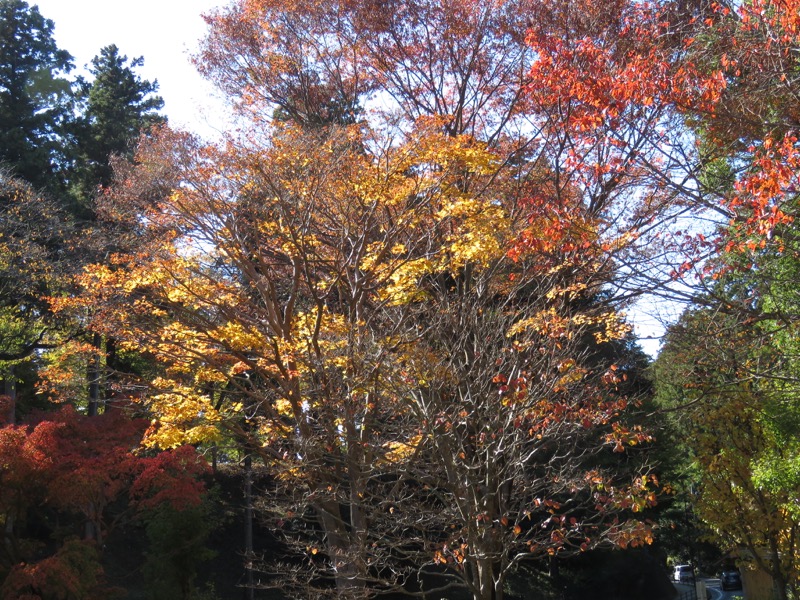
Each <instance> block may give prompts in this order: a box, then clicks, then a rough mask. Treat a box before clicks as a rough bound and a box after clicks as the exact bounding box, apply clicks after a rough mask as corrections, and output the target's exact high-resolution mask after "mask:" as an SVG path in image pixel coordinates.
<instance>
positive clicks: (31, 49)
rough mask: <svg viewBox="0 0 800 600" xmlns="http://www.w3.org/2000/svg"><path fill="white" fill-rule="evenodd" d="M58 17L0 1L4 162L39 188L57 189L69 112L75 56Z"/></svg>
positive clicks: (0, 153) (0, 157) (0, 158)
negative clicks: (63, 44) (59, 34)
mask: <svg viewBox="0 0 800 600" xmlns="http://www.w3.org/2000/svg"><path fill="white" fill-rule="evenodd" d="M53 26H54V25H53V22H52V21H50V20H49V19H45V18H44V17H43V16H42V15H41V14H40V13H39V9H38V7H36V6H29V5H28V4H27V2H24V1H23V0H2V1H0V138H2V140H3V143H2V145H0V162H1V163H6V164H8V165H10V166H11V167H12V169H13V171H14V173H15V174H16V175H18V176H19V177H21V178H23V179H24V180H26V181H28V182H29V183H31V184H32V185H34V186H35V187H38V188H49V189H51V190H52V189H57V188H58V187H59V183H58V179H57V177H56V175H57V171H58V166H56V167H54V165H63V155H62V152H61V150H62V146H61V145H60V143H59V139H58V137H59V135H60V134H61V132H62V131H63V127H64V124H65V121H66V120H67V118H68V111H67V108H68V104H69V96H70V83H69V82H68V81H67V80H66V79H64V78H63V77H62V75H63V74H66V73H68V72H69V71H70V69H71V68H72V63H71V60H72V57H71V56H70V55H69V53H67V52H66V51H64V50H61V49H59V48H58V46H57V45H56V42H55V40H54V39H53Z"/></svg>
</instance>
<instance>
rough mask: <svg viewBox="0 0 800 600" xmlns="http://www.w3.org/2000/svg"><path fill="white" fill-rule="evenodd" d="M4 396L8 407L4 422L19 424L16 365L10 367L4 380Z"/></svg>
mask: <svg viewBox="0 0 800 600" xmlns="http://www.w3.org/2000/svg"><path fill="white" fill-rule="evenodd" d="M3 395H4V396H5V397H6V402H7V403H8V406H6V408H5V415H4V416H3V420H2V421H0V422H3V421H4V422H5V423H6V424H7V425H14V424H15V423H16V422H17V382H16V381H15V379H14V365H8V368H7V371H6V376H5V378H4V379H3Z"/></svg>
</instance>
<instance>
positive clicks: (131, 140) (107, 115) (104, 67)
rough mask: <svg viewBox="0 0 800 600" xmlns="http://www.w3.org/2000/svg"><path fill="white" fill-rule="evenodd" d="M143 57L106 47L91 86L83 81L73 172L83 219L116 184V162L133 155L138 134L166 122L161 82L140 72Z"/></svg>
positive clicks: (95, 66) (95, 60) (74, 190)
mask: <svg viewBox="0 0 800 600" xmlns="http://www.w3.org/2000/svg"><path fill="white" fill-rule="evenodd" d="M143 64H144V59H143V58H142V57H139V58H135V59H133V60H130V61H128V57H127V56H124V55H120V53H119V49H118V48H117V46H115V45H113V44H112V45H110V46H106V47H105V48H103V49H102V50H101V51H100V54H99V55H98V56H95V57H94V58H93V59H92V66H91V67H90V69H89V72H90V73H91V75H92V80H91V82H87V81H85V80H83V79H81V80H79V82H78V91H77V98H78V102H79V104H80V105H81V106H82V108H83V111H82V115H81V117H80V118H79V119H77V121H76V123H75V124H74V137H75V142H74V143H75V157H74V160H75V166H74V169H73V172H72V173H71V174H70V183H71V186H72V193H73V194H74V195H75V196H76V200H77V202H78V213H79V214H78V216H79V217H82V218H84V219H86V218H89V219H91V218H93V215H94V207H93V201H94V196H95V195H96V194H97V193H98V191H99V188H102V187H106V186H108V185H109V184H110V183H111V180H112V167H111V161H112V159H113V158H114V157H115V156H129V155H130V153H131V152H132V150H133V147H134V144H135V142H136V140H138V138H139V135H140V134H142V133H144V132H146V131H148V130H149V129H150V128H151V127H152V126H153V125H156V124H159V123H163V122H164V121H165V119H164V117H163V116H161V115H159V114H158V112H157V111H159V110H160V109H161V108H163V106H164V100H163V99H162V98H161V97H160V96H157V95H155V94H156V92H157V91H158V82H150V81H147V80H143V79H141V78H140V77H139V75H138V74H137V73H136V72H135V69H136V68H137V67H141V66H142V65H143Z"/></svg>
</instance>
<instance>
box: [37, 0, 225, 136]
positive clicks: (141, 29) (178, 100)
mask: <svg viewBox="0 0 800 600" xmlns="http://www.w3.org/2000/svg"><path fill="white" fill-rule="evenodd" d="M28 3H29V4H31V5H37V6H38V7H39V11H40V12H41V13H42V15H44V16H45V17H46V18H48V19H51V20H53V21H54V22H55V38H56V41H57V43H58V45H59V47H60V48H63V49H64V50H66V51H68V52H69V53H70V54H72V56H74V57H75V65H76V67H82V66H84V65H86V64H87V63H89V62H90V61H91V59H92V58H93V57H94V56H95V55H97V54H99V52H100V49H101V48H103V47H104V46H108V45H109V44H116V45H117V46H118V47H119V49H120V51H121V53H122V54H125V55H127V56H128V57H129V58H133V57H138V56H143V57H144V60H145V63H144V66H143V67H142V68H140V69H139V71H138V72H139V73H140V75H141V76H142V77H143V78H144V79H149V80H153V79H157V80H158V82H159V84H160V86H161V89H160V94H161V95H162V96H163V97H164V101H165V110H164V112H165V113H166V114H167V115H168V116H169V118H170V121H171V122H172V123H173V124H174V125H176V126H179V127H182V128H187V129H190V130H192V131H195V132H197V133H200V134H201V135H206V136H213V135H214V131H215V130H216V129H219V128H220V127H222V126H223V124H224V122H225V119H224V115H225V110H224V108H223V104H222V103H221V102H220V101H219V100H216V101H215V100H214V97H213V96H214V90H213V87H212V86H211V85H210V84H208V83H207V82H205V81H204V80H203V79H202V78H201V77H200V76H199V75H198V74H197V73H196V71H195V69H194V67H193V66H192V65H191V63H190V61H189V55H190V54H191V53H192V52H194V51H195V50H196V48H197V43H198V40H199V39H200V38H202V37H203V34H204V32H205V27H206V26H205V22H204V21H203V19H202V18H201V15H202V14H203V13H206V12H208V11H210V10H211V9H212V8H214V7H216V6H219V5H223V4H225V3H226V0H137V1H135V2H119V1H114V0H28Z"/></svg>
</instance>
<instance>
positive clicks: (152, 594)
mask: <svg viewBox="0 0 800 600" xmlns="http://www.w3.org/2000/svg"><path fill="white" fill-rule="evenodd" d="M142 518H143V520H144V522H145V528H146V531H147V539H148V541H149V543H150V549H149V551H148V552H147V555H146V561H145V565H144V569H143V571H144V577H145V582H146V584H147V589H148V594H149V596H148V597H149V598H150V600H179V599H180V600H199V599H200V598H205V597H208V596H207V595H206V594H204V593H202V592H201V591H200V590H199V589H198V587H197V585H196V581H197V575H198V568H199V567H200V566H201V565H202V564H203V563H205V562H206V561H208V560H210V559H212V558H213V557H214V556H215V555H216V553H215V552H214V551H212V550H210V549H209V548H208V547H207V546H206V543H207V541H208V537H209V535H210V534H211V532H212V531H213V530H214V528H215V527H216V526H217V522H216V521H215V519H214V517H213V515H212V503H211V501H210V500H209V499H206V500H205V501H204V502H203V503H201V504H199V505H197V506H186V507H184V508H183V509H182V510H177V509H175V508H174V507H172V506H171V505H170V504H169V503H164V504H162V505H160V506H158V507H156V508H154V509H152V510H149V511H147V512H146V513H145V514H144V516H143V517H142Z"/></svg>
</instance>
